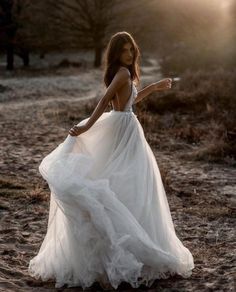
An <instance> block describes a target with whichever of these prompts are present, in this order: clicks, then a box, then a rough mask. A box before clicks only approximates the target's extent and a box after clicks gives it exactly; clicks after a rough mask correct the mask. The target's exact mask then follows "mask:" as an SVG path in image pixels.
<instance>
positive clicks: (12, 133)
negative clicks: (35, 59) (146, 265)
mask: <svg viewBox="0 0 236 292" xmlns="http://www.w3.org/2000/svg"><path fill="white" fill-rule="evenodd" d="M147 71H148V70H147ZM14 78H15V79H14ZM41 78H43V79H41ZM52 78H53V77H52ZM55 78H57V80H56V83H55V84H56V86H55V87H54V88H53V87H52V88H50V90H49V91H47V90H46V89H47V86H49V85H48V84H51V83H50V80H51V81H52V82H54V81H55ZM55 78H54V79H50V80H49V79H48V78H46V77H45V76H39V77H34V79H32V80H30V78H27V80H26V79H24V80H23V79H21V78H19V77H12V76H10V77H5V79H4V80H3V81H0V84H1V85H2V87H1V88H2V90H1V94H0V97H1V103H0V138H1V143H0V169H1V177H0V220H1V227H0V234H1V236H0V262H1V265H0V291H82V289H80V288H73V289H72V288H60V289H55V288H54V283H53V282H50V281H48V282H41V281H40V280H35V279H33V278H31V277H30V276H29V275H28V273H27V267H28V264H29V260H30V259H31V258H32V257H33V256H34V255H36V253H37V251H38V249H39V247H40V244H41V242H42V240H43V238H44V235H45V233H46V226H47V219H48V212H49V196H50V192H49V189H48V186H47V184H46V182H45V181H44V180H43V178H42V177H41V176H40V174H39V171H38V165H39V163H40V161H41V160H42V159H43V157H44V156H46V155H47V154H48V153H49V152H50V151H52V150H53V149H54V148H55V147H56V146H57V145H58V144H60V143H61V142H62V141H63V140H64V139H65V138H66V136H67V134H68V130H69V129H70V126H72V125H73V124H74V121H73V120H72V119H71V117H70V115H68V113H67V111H70V110H71V109H73V117H74V116H75V115H76V111H77V110H78V121H79V120H80V118H82V117H83V109H82V106H81V105H80V102H79V99H86V98H90V97H96V96H97V95H96V94H98V92H100V93H101V92H102V88H101V85H100V81H101V76H100V74H99V72H98V71H93V73H91V72H90V71H89V70H84V71H82V72H80V74H79V76H78V77H77V75H75V72H72V73H71V74H68V72H67V73H66V74H65V75H64V76H61V77H60V78H61V79H60V80H58V78H59V77H55ZM76 78H78V82H76V81H75V80H76ZM62 80H63V82H64V83H63V84H64V85H63V84H62ZM24 82H27V84H28V85H27V84H26V83H24ZM70 84H71V86H70ZM27 86H28V87H27ZM60 86H61V87H60ZM79 87H80V89H81V90H78V91H76V90H77V88H79ZM68 88H71V90H68ZM94 88H96V89H94ZM146 137H147V140H148V142H149V143H150V145H151V147H152V149H153V151H154V154H155V157H156V159H157V162H158V165H159V167H160V170H161V173H162V176H163V182H164V184H165V186H166V192H167V198H168V201H169V204H170V209H171V214H172V218H173V221H174V224H175V228H176V233H177V235H178V236H179V238H180V239H181V240H182V241H183V243H184V245H185V246H186V247H187V248H189V249H190V251H191V252H192V254H193V257H194V262H195V268H194V270H193V274H192V276H191V278H189V279H183V278H181V277H178V276H175V277H172V278H169V279H165V280H157V281H156V282H155V283H154V284H153V285H152V287H151V288H149V289H148V291H181V292H182V291H220V292H222V291H225V292H226V291H227V292H228V291H235V276H236V252H235V249H236V244H235V241H236V234H235V226H236V225H235V223H236V222H235V210H236V208H235V198H236V197H235V195H236V184H235V177H236V176H235V175H236V170H235V168H233V167H231V166H227V165H223V164H213V163H206V162H199V161H198V162H196V161H192V160H188V159H186V158H184V154H185V152H186V153H187V152H188V153H189V152H191V149H190V148H189V147H188V146H187V145H181V147H178V144H177V143H175V141H174V140H172V139H171V137H168V136H166V135H165V134H164V133H161V134H160V135H159V136H156V135H152V134H151V133H147V135H146ZM91 290H93V291H101V288H100V287H99V285H96V284H94V286H93V287H92V288H91ZM118 290H122V291H131V290H134V289H132V288H131V287H130V286H129V285H126V284H125V283H124V284H122V285H121V286H120V287H119V289H118ZM137 290H145V287H140V288H139V289H137ZM146 290H147V289H146Z"/></svg>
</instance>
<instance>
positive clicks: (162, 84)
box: [153, 78, 172, 91]
mask: <svg viewBox="0 0 236 292" xmlns="http://www.w3.org/2000/svg"><path fill="white" fill-rule="evenodd" d="M171 84H172V79H171V78H164V79H162V80H160V81H158V82H155V83H153V88H154V91H161V90H165V89H169V88H171Z"/></svg>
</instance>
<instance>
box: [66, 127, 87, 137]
mask: <svg viewBox="0 0 236 292" xmlns="http://www.w3.org/2000/svg"><path fill="white" fill-rule="evenodd" d="M87 130H88V129H87V127H85V125H84V126H77V125H74V126H73V127H72V128H71V129H70V131H69V134H70V135H71V136H79V135H80V134H82V133H84V132H86V131H87Z"/></svg>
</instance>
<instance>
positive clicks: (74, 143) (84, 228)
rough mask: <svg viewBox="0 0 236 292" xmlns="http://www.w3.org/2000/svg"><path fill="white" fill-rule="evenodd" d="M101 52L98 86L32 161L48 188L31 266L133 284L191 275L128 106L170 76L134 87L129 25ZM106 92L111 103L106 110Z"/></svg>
mask: <svg viewBox="0 0 236 292" xmlns="http://www.w3.org/2000/svg"><path fill="white" fill-rule="evenodd" d="M105 56H106V68H105V75H104V81H105V84H106V86H107V90H106V93H105V95H104V96H103V97H102V98H101V100H100V101H99V103H98V105H97V107H96V108H95V110H94V112H93V113H92V115H91V116H90V117H88V118H86V119H84V120H82V121H81V122H80V123H78V124H77V125H75V126H74V127H72V128H71V129H70V131H69V135H68V136H67V138H66V139H65V141H64V142H63V143H61V144H60V145H59V146H58V147H57V148H56V149H55V150H53V151H52V152H51V153H50V154H49V155H47V156H46V157H45V158H44V159H43V160H42V162H41V164H40V166H39V171H40V173H41V174H42V176H43V177H44V179H45V180H46V181H47V182H48V185H49V187H50V190H51V198H50V212H49V220H48V226H47V234H46V236H45V238H44V240H43V243H42V245H41V247H40V250H39V252H38V254H37V255H36V256H35V257H34V258H33V259H32V260H31V261H30V264H29V273H30V275H32V276H34V277H36V278H40V277H41V279H42V280H48V279H55V280H56V285H55V287H62V286H63V285H64V284H67V285H68V287H73V286H82V288H83V289H85V288H86V287H90V286H91V285H92V284H93V283H94V282H96V281H97V282H99V283H100V284H101V285H102V287H103V288H106V287H109V286H112V287H113V288H115V289H117V287H118V285H119V284H120V283H121V282H123V281H124V282H128V283H130V285H131V286H132V287H139V285H140V284H146V285H147V286H151V284H152V283H153V282H154V281H155V279H158V278H167V277H169V276H171V275H174V274H179V275H181V276H183V277H189V276H190V275H191V273H192V271H191V270H192V269H193V268H194V262H193V257H192V254H191V253H190V251H189V250H188V249H187V248H186V247H185V246H184V245H183V244H182V243H181V241H180V240H179V238H178V237H177V236H176V234H175V229H174V225H173V222H172V218H171V214H170V209H169V205H168V201H167V198H166V194H165V190H164V188H163V184H162V180H161V176H160V172H159V169H158V166H157V163H156V160H155V157H154V154H153V152H152V150H151V148H150V146H149V144H148V143H147V141H146V139H145V136H144V133H143V129H142V127H141V124H140V123H139V121H138V119H137V117H136V115H135V114H134V112H133V111H132V104H135V103H137V102H139V101H141V100H142V99H144V98H145V97H146V96H148V95H149V94H150V93H152V92H154V91H159V90H165V89H168V88H170V87H171V81H172V80H171V79H170V78H165V79H163V80H161V81H159V82H155V83H152V84H150V85H149V86H147V87H145V88H144V89H142V90H140V91H139V92H137V89H136V87H135V85H134V81H136V82H138V81H139V67H138V59H139V49H138V46H137V45H136V43H135V41H134V39H133V37H132V36H131V35H130V34H129V33H127V32H119V33H116V34H115V35H113V36H112V37H111V39H110V42H109V44H108V47H107V50H106V55H105ZM109 102H110V103H111V105H112V107H113V109H112V110H111V111H109V112H105V110H106V108H107V105H108V104H109Z"/></svg>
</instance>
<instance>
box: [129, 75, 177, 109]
mask: <svg viewBox="0 0 236 292" xmlns="http://www.w3.org/2000/svg"><path fill="white" fill-rule="evenodd" d="M171 82H172V79H171V78H165V79H162V80H160V81H158V82H154V83H152V84H150V85H148V86H146V87H144V88H143V89H142V90H140V91H139V92H138V95H137V97H136V98H135V100H134V103H138V102H140V101H141V100H143V99H144V98H145V97H146V96H148V95H149V94H151V93H153V92H155V91H162V90H165V89H169V88H171Z"/></svg>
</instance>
